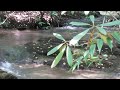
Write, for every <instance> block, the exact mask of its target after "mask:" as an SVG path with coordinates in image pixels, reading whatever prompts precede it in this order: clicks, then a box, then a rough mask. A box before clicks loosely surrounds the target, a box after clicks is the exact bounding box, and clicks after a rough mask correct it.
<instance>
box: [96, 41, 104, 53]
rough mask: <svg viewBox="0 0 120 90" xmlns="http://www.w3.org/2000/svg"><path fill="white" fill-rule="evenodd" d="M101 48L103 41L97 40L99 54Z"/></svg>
mask: <svg viewBox="0 0 120 90" xmlns="http://www.w3.org/2000/svg"><path fill="white" fill-rule="evenodd" d="M102 46H103V40H102V39H97V47H98V51H99V54H100V52H101V49H102Z"/></svg>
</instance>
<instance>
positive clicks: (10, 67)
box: [0, 61, 21, 76]
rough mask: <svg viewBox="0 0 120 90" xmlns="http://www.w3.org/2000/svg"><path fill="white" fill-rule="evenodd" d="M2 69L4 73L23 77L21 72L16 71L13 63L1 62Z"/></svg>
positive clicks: (0, 67)
mask: <svg viewBox="0 0 120 90" xmlns="http://www.w3.org/2000/svg"><path fill="white" fill-rule="evenodd" d="M0 69H1V70H3V71H6V72H8V73H11V74H13V75H15V76H21V75H20V74H19V71H18V70H15V67H13V65H12V64H11V63H9V62H7V61H4V62H1V66H0Z"/></svg>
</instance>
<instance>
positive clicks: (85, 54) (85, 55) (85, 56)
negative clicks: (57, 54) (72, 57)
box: [83, 50, 89, 60]
mask: <svg viewBox="0 0 120 90" xmlns="http://www.w3.org/2000/svg"><path fill="white" fill-rule="evenodd" d="M88 54H89V50H87V51H85V52H84V55H83V56H84V60H86V59H87V58H88Z"/></svg>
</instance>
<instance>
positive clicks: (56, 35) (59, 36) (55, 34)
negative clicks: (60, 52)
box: [53, 33, 65, 41]
mask: <svg viewBox="0 0 120 90" xmlns="http://www.w3.org/2000/svg"><path fill="white" fill-rule="evenodd" d="M53 35H54V36H55V37H56V38H58V39H60V40H63V41H65V39H64V38H63V37H62V36H61V35H60V34H58V33H53Z"/></svg>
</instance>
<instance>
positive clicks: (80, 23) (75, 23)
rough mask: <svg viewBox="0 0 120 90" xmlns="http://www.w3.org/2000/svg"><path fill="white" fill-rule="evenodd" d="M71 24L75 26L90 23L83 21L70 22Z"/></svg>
mask: <svg viewBox="0 0 120 90" xmlns="http://www.w3.org/2000/svg"><path fill="white" fill-rule="evenodd" d="M69 24H71V25H73V26H86V25H90V24H88V23H83V22H70V23H69Z"/></svg>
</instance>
